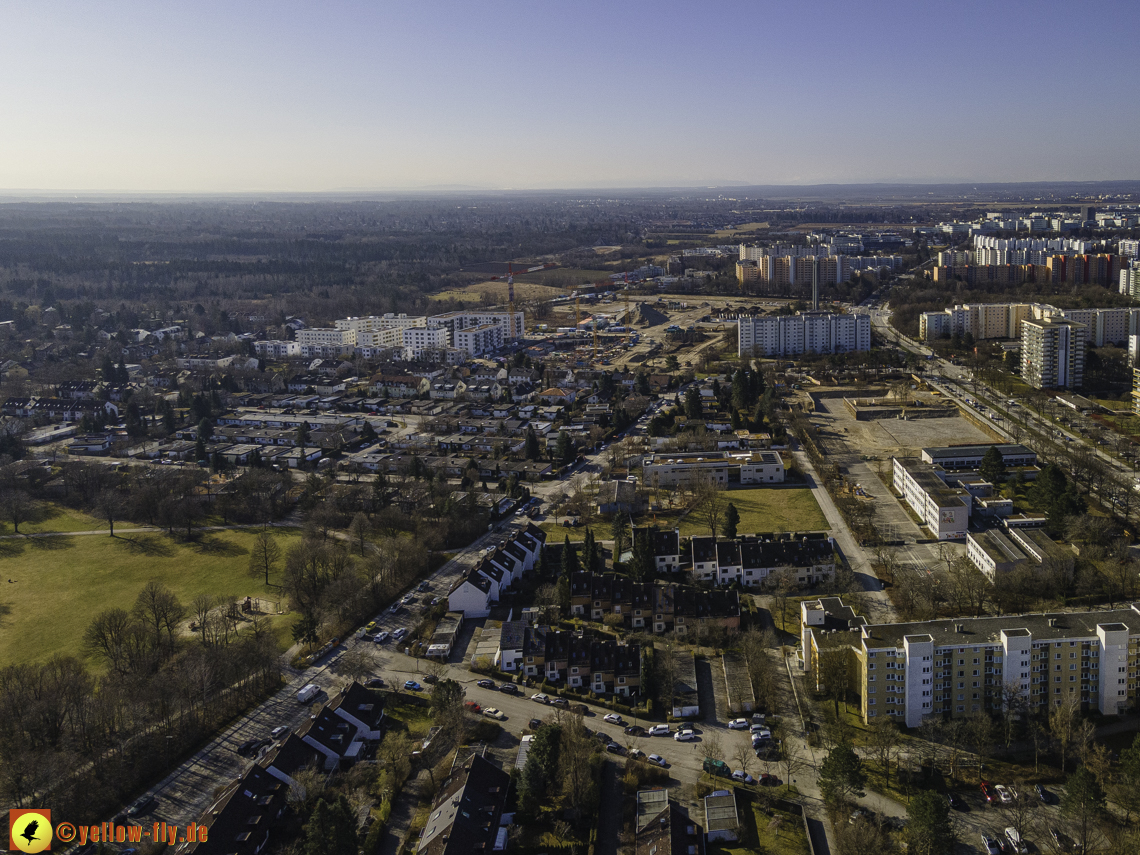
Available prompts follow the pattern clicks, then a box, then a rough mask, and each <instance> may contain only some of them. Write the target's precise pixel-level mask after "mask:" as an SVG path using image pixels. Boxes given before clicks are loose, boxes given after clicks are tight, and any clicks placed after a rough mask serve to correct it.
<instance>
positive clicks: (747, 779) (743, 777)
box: [732, 769, 756, 784]
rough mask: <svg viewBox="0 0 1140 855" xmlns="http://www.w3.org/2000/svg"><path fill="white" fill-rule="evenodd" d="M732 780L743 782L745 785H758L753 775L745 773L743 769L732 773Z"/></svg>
mask: <svg viewBox="0 0 1140 855" xmlns="http://www.w3.org/2000/svg"><path fill="white" fill-rule="evenodd" d="M732 779H733V780H734V781H743V782H744V783H745V784H755V783H756V779H755V778H753V777H752V776H751V775H749V774H748V773H747V772H745V771H744V770H743V769H736V770H735V771H734V772H733V773H732Z"/></svg>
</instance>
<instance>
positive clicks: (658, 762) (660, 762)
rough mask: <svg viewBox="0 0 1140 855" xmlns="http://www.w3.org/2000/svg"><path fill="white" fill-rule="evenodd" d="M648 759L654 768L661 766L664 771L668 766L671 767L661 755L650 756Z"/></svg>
mask: <svg viewBox="0 0 1140 855" xmlns="http://www.w3.org/2000/svg"><path fill="white" fill-rule="evenodd" d="M646 759H648V760H649V762H650V763H652V764H653V765H654V766H660V767H661V768H662V769H664V768H665V767H666V766H668V765H669V764H668V763H666V762H665V758H664V757H662V756H661V755H660V754H650V755H649V757H648V758H646Z"/></svg>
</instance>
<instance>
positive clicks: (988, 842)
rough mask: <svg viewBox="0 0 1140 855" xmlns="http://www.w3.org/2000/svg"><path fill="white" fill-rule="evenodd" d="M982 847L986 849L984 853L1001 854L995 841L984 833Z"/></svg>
mask: <svg viewBox="0 0 1140 855" xmlns="http://www.w3.org/2000/svg"><path fill="white" fill-rule="evenodd" d="M982 848H983V849H984V850H986V855H1001V847H1000V846H998V844H997V841H996V840H994V839H993V838H992V837H989V836H988V835H985V834H983V835H982Z"/></svg>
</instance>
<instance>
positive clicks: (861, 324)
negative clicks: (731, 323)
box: [737, 312, 871, 357]
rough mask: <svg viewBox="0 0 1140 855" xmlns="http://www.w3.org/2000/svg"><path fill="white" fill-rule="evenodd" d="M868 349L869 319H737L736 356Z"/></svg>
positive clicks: (813, 315)
mask: <svg viewBox="0 0 1140 855" xmlns="http://www.w3.org/2000/svg"><path fill="white" fill-rule="evenodd" d="M870 349H871V317H870V315H840V314H833V313H831V312H804V313H802V314H798V315H780V316H777V315H768V316H764V317H746V318H741V319H740V321H739V324H738V327H737V355H738V356H742V357H745V356H801V355H803V354H805V353H854V352H857V351H867V350H870Z"/></svg>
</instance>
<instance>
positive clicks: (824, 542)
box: [690, 532, 835, 587]
mask: <svg viewBox="0 0 1140 855" xmlns="http://www.w3.org/2000/svg"><path fill="white" fill-rule="evenodd" d="M690 546H691V548H690V552H691V555H692V573H693V580H694V581H697V582H712V583H713V584H714V585H731V584H733V583H734V582H735V583H739V584H741V585H744V586H746V587H756V586H759V585H762V584H764V582H765V581H767V579H768V577H769V576H770V575H771V574H773V573H775V572H776V571H778V570H788V571H790V572H791V573H792V575H793V576H794V578H795V581H796V582H797V583H798V584H800V585H815V584H817V583H819V582H824V581H827V580H828V579H831V578H833V577H834V576H835V544H834V541H833V540H832V538H830V537H828V536H827V535H825V534H823V533H818V532H813V533H811V534H807V535H795V534H792V535H775V534H773V535H752V536H747V535H746V536H742V537H737V538H715V537H694V538H692V540H691V544H690Z"/></svg>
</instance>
